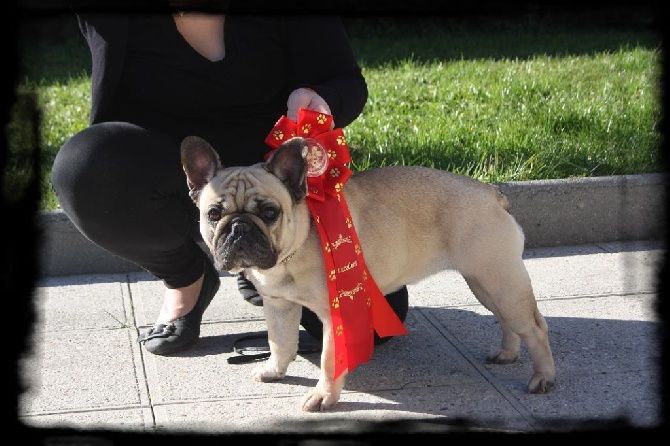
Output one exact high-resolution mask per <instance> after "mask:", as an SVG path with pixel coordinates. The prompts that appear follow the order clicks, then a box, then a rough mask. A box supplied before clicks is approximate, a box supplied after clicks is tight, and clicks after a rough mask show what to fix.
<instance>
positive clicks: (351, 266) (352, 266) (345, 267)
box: [337, 260, 358, 273]
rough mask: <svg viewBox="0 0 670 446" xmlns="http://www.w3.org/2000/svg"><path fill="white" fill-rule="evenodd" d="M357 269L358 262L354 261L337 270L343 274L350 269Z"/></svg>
mask: <svg viewBox="0 0 670 446" xmlns="http://www.w3.org/2000/svg"><path fill="white" fill-rule="evenodd" d="M357 267H358V260H354V261H353V262H349V263H347V264H346V265H344V266H341V267H339V268H337V272H338V273H343V272H345V271H349V270H350V269H353V268H357Z"/></svg>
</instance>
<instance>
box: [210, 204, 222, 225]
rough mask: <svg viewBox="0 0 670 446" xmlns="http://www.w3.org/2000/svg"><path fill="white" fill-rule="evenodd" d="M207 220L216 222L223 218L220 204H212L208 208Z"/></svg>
mask: <svg viewBox="0 0 670 446" xmlns="http://www.w3.org/2000/svg"><path fill="white" fill-rule="evenodd" d="M207 220H209V221H210V222H214V223H216V222H217V221H219V220H221V208H219V207H218V206H212V207H211V208H209V209H207Z"/></svg>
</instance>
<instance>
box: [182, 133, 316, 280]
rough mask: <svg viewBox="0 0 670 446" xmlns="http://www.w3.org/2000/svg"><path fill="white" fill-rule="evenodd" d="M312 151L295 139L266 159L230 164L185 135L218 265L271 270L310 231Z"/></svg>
mask: <svg viewBox="0 0 670 446" xmlns="http://www.w3.org/2000/svg"><path fill="white" fill-rule="evenodd" d="M306 151H307V144H306V142H305V141H304V140H303V139H302V138H293V139H291V140H289V141H287V142H286V143H284V144H283V145H282V147H280V148H279V149H278V150H277V151H275V153H274V154H273V155H272V157H270V159H268V161H267V162H265V163H259V164H256V165H254V166H248V167H227V168H226V167H224V166H223V165H222V164H221V161H220V159H219V156H218V154H217V153H216V151H214V149H213V148H212V147H211V146H210V144H209V143H207V142H206V141H205V140H203V139H202V138H200V137H196V136H189V137H187V138H185V139H184V141H183V142H182V145H181V161H182V165H183V167H184V172H185V173H186V178H187V183H188V186H189V189H190V195H191V198H192V199H193V201H194V202H195V204H196V206H198V208H199V210H200V232H201V234H202V237H203V239H204V241H205V243H206V244H207V246H208V247H209V249H210V251H211V253H212V255H213V257H214V264H215V266H216V268H217V269H219V270H221V271H229V272H231V273H236V272H239V271H241V270H243V269H247V268H257V269H261V270H265V269H270V268H272V267H273V266H275V265H276V264H277V262H278V261H281V260H282V259H284V258H286V257H287V256H288V255H290V254H291V253H292V252H293V251H294V250H295V249H297V246H298V245H299V243H300V239H301V238H302V239H304V238H305V237H306V236H307V232H308V230H309V213H308V210H307V206H306V205H305V203H304V200H303V198H304V197H305V195H306V191H307V185H306V178H305V169H306V163H305V156H306Z"/></svg>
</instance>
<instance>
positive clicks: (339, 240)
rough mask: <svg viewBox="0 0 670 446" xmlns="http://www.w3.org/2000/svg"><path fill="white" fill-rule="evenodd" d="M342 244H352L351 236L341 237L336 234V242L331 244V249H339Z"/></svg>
mask: <svg viewBox="0 0 670 446" xmlns="http://www.w3.org/2000/svg"><path fill="white" fill-rule="evenodd" d="M342 243H353V242H352V241H351V236H350V235H348V236H346V237H342V234H338V237H337V240H335V241H334V242H332V245H333V249H337V248H339V247H340V245H341V244H342Z"/></svg>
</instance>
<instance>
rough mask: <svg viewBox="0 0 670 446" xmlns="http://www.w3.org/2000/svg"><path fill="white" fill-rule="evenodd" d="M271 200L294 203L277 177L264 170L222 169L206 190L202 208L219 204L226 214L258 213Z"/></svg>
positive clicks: (203, 195) (280, 203) (202, 196)
mask: <svg viewBox="0 0 670 446" xmlns="http://www.w3.org/2000/svg"><path fill="white" fill-rule="evenodd" d="M277 200H279V201H280V202H277ZM267 201H273V202H275V203H277V204H279V205H280V206H283V205H285V204H286V203H288V202H290V196H289V194H288V192H287V191H286V189H285V187H284V185H283V184H282V182H281V181H280V180H279V179H278V178H277V177H275V176H274V175H272V174H271V173H269V172H267V171H266V170H265V169H263V168H262V167H256V166H253V167H229V168H226V169H223V170H221V171H220V172H219V173H218V174H217V175H216V176H215V177H214V178H212V181H210V182H209V184H207V186H206V187H205V188H204V189H203V191H202V194H201V196H200V208H202V209H205V208H206V207H207V206H210V205H212V204H215V203H217V204H220V205H221V206H222V207H223V209H224V211H225V212H226V213H230V212H255V211H256V210H257V209H258V207H259V206H260V205H261V204H263V203H266V202H267Z"/></svg>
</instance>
